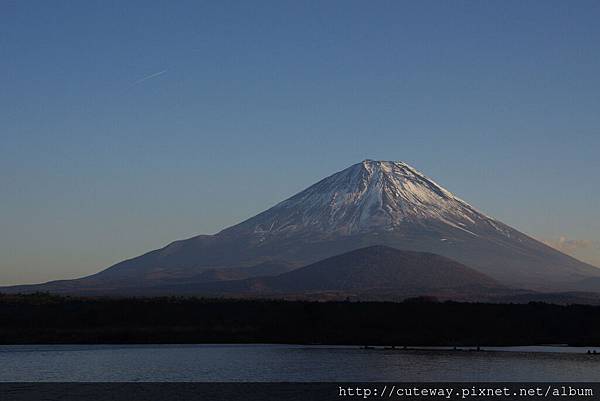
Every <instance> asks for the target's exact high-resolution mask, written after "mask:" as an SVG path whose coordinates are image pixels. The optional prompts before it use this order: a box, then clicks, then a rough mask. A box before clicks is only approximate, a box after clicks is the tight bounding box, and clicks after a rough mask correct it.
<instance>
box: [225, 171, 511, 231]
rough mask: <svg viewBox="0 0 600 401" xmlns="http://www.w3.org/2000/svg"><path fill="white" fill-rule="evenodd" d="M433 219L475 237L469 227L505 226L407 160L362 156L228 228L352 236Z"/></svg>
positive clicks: (424, 222) (420, 223)
mask: <svg viewBox="0 0 600 401" xmlns="http://www.w3.org/2000/svg"><path fill="white" fill-rule="evenodd" d="M430 220H435V221H437V222H439V223H441V224H446V225H448V226H452V227H454V228H456V229H458V230H462V231H464V232H466V233H469V234H471V235H473V236H476V235H477V234H475V233H473V232H471V231H469V229H468V228H467V227H472V226H474V225H477V224H485V225H486V226H487V227H491V228H493V229H495V230H498V231H499V232H501V233H503V229H502V228H501V227H500V226H499V225H497V224H496V223H495V222H494V220H493V219H491V218H489V217H487V216H485V215H484V214H482V213H480V212H478V211H477V210H475V209H474V208H473V207H471V206H470V205H469V204H467V203H466V202H464V201H462V200H461V199H459V198H457V197H456V196H454V195H453V194H451V193H450V192H449V191H447V190H446V189H444V188H442V187H441V186H439V185H438V184H436V183H435V182H434V181H432V180H431V179H429V178H427V177H425V175H423V174H422V173H420V172H419V171H417V170H416V169H414V168H412V167H411V166H409V165H408V164H406V163H402V162H392V161H374V160H364V161H363V162H361V163H358V164H355V165H352V166H350V167H348V168H347V169H345V170H342V171H340V172H338V173H336V174H333V175H332V176H330V177H327V178H325V179H323V180H321V181H319V182H318V183H316V184H314V185H312V186H311V187H309V188H307V189H305V190H304V191H302V192H300V193H298V194H297V195H294V196H293V197H291V198H289V199H287V200H285V201H283V202H281V203H279V204H277V205H276V206H274V207H272V208H271V209H269V210H267V211H266V212H264V213H261V214H259V215H258V216H256V217H253V218H251V219H249V220H247V221H245V222H244V223H242V224H240V225H238V226H234V227H232V228H231V229H229V230H225V232H228V231H232V232H233V231H246V232H248V233H253V234H255V235H258V236H262V237H265V238H266V237H268V236H274V235H277V236H281V235H294V234H297V233H299V232H302V231H306V232H314V233H319V234H329V235H353V234H359V233H365V232H370V231H379V230H384V231H392V230H395V229H397V228H399V227H401V226H403V225H407V224H417V225H425V224H427V223H426V222H427V221H430Z"/></svg>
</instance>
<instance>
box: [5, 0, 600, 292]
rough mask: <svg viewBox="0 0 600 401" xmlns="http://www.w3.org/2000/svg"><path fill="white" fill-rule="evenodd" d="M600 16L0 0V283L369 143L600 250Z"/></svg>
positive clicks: (525, 224)
mask: <svg viewBox="0 0 600 401" xmlns="http://www.w3.org/2000/svg"><path fill="white" fill-rule="evenodd" d="M599 21H600V2H598V1H585V0H580V1H550V0H540V1H526V0H525V1H524V0H518V1H469V2H461V1H441V0H440V1H435V2H428V1H412V2H408V1H377V2H371V1H349V0H343V1H282V0H277V1H235V2H228V1H222V0H219V1H212V2H202V1H160V2H158V1H157V2H151V1H147V0H144V1H138V2H136V1H126V2H124V1H81V2H75V1H8V0H0V139H1V140H0V284H10V283H25V282H39V281H45V280H49V279H56V278H72V277H77V276H81V275H84V274H88V273H93V272H96V271H98V270H101V269H103V268H105V267H107V266H108V265H111V264H113V263H115V262H118V261H120V260H122V259H124V258H128V257H133V256H137V255H138V254H141V253H143V252H145V251H148V250H151V249H154V248H157V247H161V246H163V245H165V244H167V243H168V242H171V241H173V240H175V239H181V238H186V237H189V236H192V235H195V234H201V233H206V234H208V233H215V232H217V231H219V230H220V229H221V228H223V227H225V226H228V225H231V224H233V223H236V222H239V221H240V220H242V219H244V218H247V217H250V216H252V215H253V214H255V213H257V212H260V211H262V210H264V209H266V208H267V207H269V206H271V205H273V204H274V203H276V202H278V201H280V200H282V199H284V198H286V197H288V196H290V195H292V194H294V193H295V192H297V191H299V190H301V189H303V188H304V187H306V186H308V185H310V184H312V183H314V182H315V181H316V180H318V179H320V178H323V177H324V176H327V175H329V174H331V173H333V172H336V171H338V170H341V169H343V168H345V167H347V166H349V165H351V164H353V163H357V162H359V161H361V160H363V159H365V158H371V159H385V160H402V161H405V162H408V163H409V164H411V165H413V166H414V167H416V168H417V169H419V170H421V171H423V172H424V173H425V174H427V175H428V176H430V177H432V178H433V179H435V180H436V181H437V182H438V183H440V184H442V185H443V186H445V187H446V188H447V189H449V190H450V191H452V192H454V193H455V194H457V195H458V196H460V197H462V198H463V199H465V200H467V201H468V202H470V203H471V204H473V205H475V206H476V207H478V208H479V209H481V210H482V211H484V212H486V213H487V214H490V215H492V216H494V217H496V218H498V219H500V220H502V221H504V222H505V223H507V224H510V225H512V226H514V227H515V228H517V229H520V230H522V231H524V232H526V233H528V234H530V235H533V236H535V237H537V238H540V239H545V240H547V241H550V242H553V243H554V244H555V245H556V246H559V247H563V249H565V250H568V251H570V252H576V253H577V254H578V256H579V257H581V258H582V259H587V260H588V261H593V262H594V263H596V264H598V265H600V207H599V206H600V186H599V182H600V180H599V177H598V176H599V172H600V23H599ZM561 237H563V238H562V239H560V238H561Z"/></svg>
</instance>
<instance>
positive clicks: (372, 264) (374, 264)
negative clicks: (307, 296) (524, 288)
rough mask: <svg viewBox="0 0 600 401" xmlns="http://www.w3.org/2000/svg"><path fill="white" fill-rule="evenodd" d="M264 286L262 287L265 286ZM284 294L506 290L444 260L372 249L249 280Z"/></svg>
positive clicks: (358, 250) (383, 249)
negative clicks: (456, 289)
mask: <svg viewBox="0 0 600 401" xmlns="http://www.w3.org/2000/svg"><path fill="white" fill-rule="evenodd" d="M259 280H260V281H259ZM249 282H250V283H257V282H262V283H263V285H264V287H265V288H269V289H272V290H276V291H279V292H306V291H359V292H362V291H372V290H418V291H431V290H439V289H447V288H468V287H478V288H481V287H484V288H494V287H499V286H500V285H499V284H498V282H496V281H495V280H493V279H491V278H490V277H488V276H486V275H484V274H481V273H479V272H477V271H475V270H473V269H471V268H469V267H467V266H465V265H463V264H461V263H458V262H455V261H453V260H451V259H448V258H445V257H443V256H439V255H435V254H431V253H423V252H412V251H400V250H397V249H394V248H390V247H386V246H370V247H366V248H361V249H357V250H354V251H350V252H347V253H344V254H342V255H337V256H332V257H331V258H327V259H325V260H322V261H319V262H316V263H313V264H311V265H308V266H305V267H302V268H300V269H296V270H293V271H291V272H288V273H283V274H281V275H279V276H275V277H267V278H264V279H254V280H249Z"/></svg>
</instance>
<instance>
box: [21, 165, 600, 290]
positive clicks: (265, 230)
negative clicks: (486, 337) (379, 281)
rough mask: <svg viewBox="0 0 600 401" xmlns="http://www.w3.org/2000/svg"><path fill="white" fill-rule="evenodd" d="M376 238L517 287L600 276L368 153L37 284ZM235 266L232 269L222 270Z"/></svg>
mask: <svg viewBox="0 0 600 401" xmlns="http://www.w3.org/2000/svg"><path fill="white" fill-rule="evenodd" d="M373 245H383V246H389V247H393V248H396V249H400V250H408V251H421V252H429V253H434V254H439V255H442V256H445V257H448V258H452V259H454V260H456V261H458V262H460V263H462V264H464V265H466V266H468V267H470V268H473V269H475V270H477V271H479V272H480V273H483V274H486V275H488V276H490V277H491V278H493V279H495V280H497V281H498V282H500V283H501V284H503V285H509V286H512V287H518V288H529V289H537V290H539V289H541V290H561V291H562V290H573V289H578V288H581V287H580V284H581V283H582V282H584V281H586V280H588V279H589V278H590V277H600V269H597V268H595V267H593V266H590V265H588V264H585V263H583V262H580V261H578V260H576V259H574V258H572V257H569V256H567V255H565V254H563V253H561V252H559V251H557V250H555V249H553V248H550V247H548V246H546V245H544V244H542V243H541V242H539V241H537V240H535V239H533V238H531V237H529V236H527V235H525V234H523V233H521V232H519V231H517V230H515V229H513V228H511V227H509V226H507V225H505V224H503V223H501V222H499V221H497V220H495V219H493V218H491V217H488V216H486V215H485V214H483V213H481V212H479V211H477V210H476V209H475V208H474V207H472V206H470V205H469V204H468V203H466V202H464V201H463V200H461V199H459V198H458V197H456V196H454V195H453V194H452V193H450V192H449V191H448V190H446V189H444V188H442V187H441V186H440V185H438V184H436V183H435V182H434V181H432V180H431V179H429V178H427V177H426V176H425V175H423V174H422V173H420V172H419V171H417V170H415V169H414V168H412V167H411V166H409V165H407V164H406V163H402V162H391V161H373V160H364V161H362V162H361V163H357V164H355V165H352V166H350V167H348V168H346V169H345V170H342V171H340V172H338V173H335V174H333V175H331V176H329V177H327V178H325V179H323V180H321V181H319V182H317V183H316V184H314V185H312V186H310V187H308V188H307V189H305V190H303V191H301V192H300V193H298V194H296V195H294V196H292V197H291V198H289V199H287V200H284V201H283V202H280V203H279V204H277V205H275V206H273V207H271V208H270V209H268V210H266V211H265V212H263V213H260V214H258V215H256V216H254V217H251V218H249V219H248V220H246V221H243V222H241V223H239V224H237V225H235V226H232V227H229V228H226V229H224V230H223V231H221V232H219V233H217V234H215V235H199V236H196V237H193V238H190V239H186V240H181V241H175V242H173V243H171V244H169V245H167V246H166V247H164V248H162V249H158V250H155V251H151V252H149V253H147V254H144V255H142V256H139V257H136V258H133V259H129V260H126V261H123V262H120V263H117V264H116V265H114V266H112V267H110V268H108V269H106V270H104V271H102V272H100V273H97V274H95V275H92V276H89V277H85V278H82V279H79V280H70V281H61V282H54V283H48V284H45V285H43V288H41V287H39V286H35V288H34V289H44V290H50V291H52V290H56V291H71V290H72V289H79V290H80V289H88V290H94V289H102V288H111V289H119V288H120V289H123V291H126V289H127V288H138V289H139V288H143V287H147V288H148V287H152V286H156V285H165V284H167V285H169V286H171V288H173V287H172V286H176V285H177V284H190V283H199V282H203V281H206V280H208V279H207V277H229V276H231V277H238V276H240V277H252V276H258V275H265V273H264V272H265V266H268V272H269V274H270V275H276V274H278V273H282V272H286V271H290V270H292V269H294V268H297V267H301V266H305V265H307V264H311V263H315V262H317V261H320V260H323V259H325V258H329V257H332V256H335V255H340V254H343V253H346V252H349V251H352V250H355V249H359V248H363V247H368V246H373ZM232 268H233V269H235V270H232V272H235V274H233V275H229V274H225V275H220V274H216V273H215V270H219V269H232ZM207 271H208V272H210V274H207ZM588 282H589V281H588ZM21 288H23V287H21ZM599 290H600V288H599Z"/></svg>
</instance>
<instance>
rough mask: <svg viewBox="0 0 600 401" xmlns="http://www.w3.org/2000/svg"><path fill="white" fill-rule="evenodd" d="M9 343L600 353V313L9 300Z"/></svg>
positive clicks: (3, 303) (3, 323)
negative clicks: (534, 348) (576, 349)
mask: <svg viewBox="0 0 600 401" xmlns="http://www.w3.org/2000/svg"><path fill="white" fill-rule="evenodd" d="M0 343H2V344H35V343H37V344H55V343H79V344H83V343H294V344H315V343H317V344H318V343H321V344H357V345H366V344H369V345H396V346H404V345H406V346H411V345H533V344H559V343H560V344H570V345H590V346H591V345H600V307H598V306H587V305H571V306H561V305H551V304H544V303H529V304H483V303H457V302H443V303H440V302H433V301H431V300H422V299H419V300H412V301H406V302H403V303H391V302H390V303H387V302H304V301H278V300H224V299H201V298H138V299H135V298H131V299H103V298H74V297H73V298H71V297H58V296H52V295H48V294H33V295H0Z"/></svg>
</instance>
